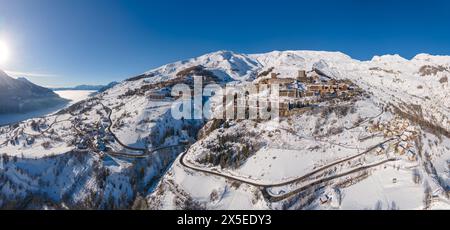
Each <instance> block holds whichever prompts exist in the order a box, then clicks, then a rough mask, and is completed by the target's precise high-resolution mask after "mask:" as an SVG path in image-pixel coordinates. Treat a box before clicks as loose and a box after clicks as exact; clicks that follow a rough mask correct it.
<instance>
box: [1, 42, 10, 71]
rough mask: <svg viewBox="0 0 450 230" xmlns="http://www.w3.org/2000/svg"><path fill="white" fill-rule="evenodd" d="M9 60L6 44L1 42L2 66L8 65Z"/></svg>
mask: <svg viewBox="0 0 450 230" xmlns="http://www.w3.org/2000/svg"><path fill="white" fill-rule="evenodd" d="M8 59H9V49H8V46H7V45H6V42H4V41H2V40H0V65H3V64H6V62H7V61H8Z"/></svg>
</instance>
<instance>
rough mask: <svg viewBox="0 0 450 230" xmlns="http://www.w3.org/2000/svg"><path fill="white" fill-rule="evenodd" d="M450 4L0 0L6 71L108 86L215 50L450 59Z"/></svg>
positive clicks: (44, 81)
mask: <svg viewBox="0 0 450 230" xmlns="http://www.w3.org/2000/svg"><path fill="white" fill-rule="evenodd" d="M449 12H450V2H449V1H446V0H427V1H400V0H399V1H392V0H391V1H387V0H377V1H364V0H360V1H356V0H341V1H331V0H330V1H326V0H319V1H311V0H309V1H293V0H292V1H288V0H273V1H270V0H259V1H244V0H226V1H225V0H223V1H219V0H218V1H207V0H191V1H186V0H164V1H163V0H161V1H157V0H152V1H150V0H148V1H143V0H0V41H1V40H3V41H5V42H4V43H7V44H8V47H9V50H10V53H11V55H10V56H11V57H10V60H9V61H8V62H7V63H3V66H2V67H0V68H2V69H5V70H8V71H10V72H16V73H17V72H18V73H23V74H22V75H26V76H28V77H29V78H30V79H31V80H32V81H33V82H35V83H38V84H41V85H45V86H66V85H77V84H82V83H86V84H103V83H108V82H110V81H113V80H122V79H125V78H127V77H129V76H133V75H137V74H140V73H142V72H144V71H147V70H149V69H152V68H155V67H158V66H160V65H163V64H166V63H169V62H173V61H177V60H182V59H186V58H190V57H195V56H199V55H201V54H204V53H208V52H212V51H216V50H233V51H236V52H242V53H260V52H267V51H272V50H301V49H307V50H329V51H342V52H344V53H346V54H348V55H350V56H352V57H353V58H356V59H360V60H367V59H371V58H372V56H374V55H380V54H395V53H398V54H400V55H402V56H404V57H406V58H412V57H413V56H414V55H415V54H417V53H423V52H425V53H431V54H446V55H450V42H449V41H450V29H449V28H450V13H449Z"/></svg>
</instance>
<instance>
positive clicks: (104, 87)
mask: <svg viewBox="0 0 450 230" xmlns="http://www.w3.org/2000/svg"><path fill="white" fill-rule="evenodd" d="M117 84H119V83H118V82H115V81H114V82H111V83H109V84H107V85H78V86H75V87H61V88H51V90H53V91H64V90H92V91H98V92H104V91H106V90H108V89H110V88H112V87H114V86H115V85H117Z"/></svg>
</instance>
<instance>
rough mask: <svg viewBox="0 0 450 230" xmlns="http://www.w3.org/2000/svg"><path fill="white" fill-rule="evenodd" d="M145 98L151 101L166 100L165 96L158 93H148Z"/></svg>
mask: <svg viewBox="0 0 450 230" xmlns="http://www.w3.org/2000/svg"><path fill="white" fill-rule="evenodd" d="M147 98H148V99H149V100H152V101H157V100H164V99H166V94H164V93H160V92H150V93H148V94H147Z"/></svg>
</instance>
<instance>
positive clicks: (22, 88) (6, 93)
mask: <svg viewBox="0 0 450 230" xmlns="http://www.w3.org/2000/svg"><path fill="white" fill-rule="evenodd" d="M66 102H67V100H65V99H63V98H61V97H59V96H58V95H57V94H56V93H54V92H53V91H52V90H50V89H47V88H44V87H41V86H38V85H36V84H33V83H32V82H30V81H28V80H27V79H25V78H18V79H14V78H12V77H10V76H8V75H7V74H6V73H5V72H3V71H2V70H0V114H7V113H23V112H29V111H34V110H39V109H42V108H48V107H52V106H57V105H60V104H63V103H66Z"/></svg>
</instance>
